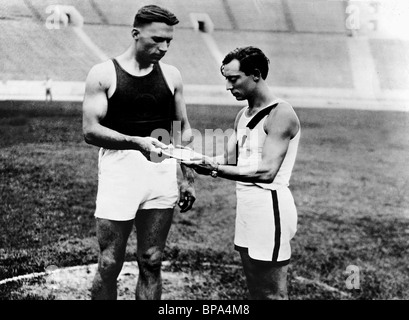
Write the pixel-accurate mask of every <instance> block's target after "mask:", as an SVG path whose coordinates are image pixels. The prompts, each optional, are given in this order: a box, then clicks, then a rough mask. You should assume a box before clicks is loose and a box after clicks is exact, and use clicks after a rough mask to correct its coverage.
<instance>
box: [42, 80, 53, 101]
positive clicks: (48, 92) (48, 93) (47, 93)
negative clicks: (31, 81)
mask: <svg viewBox="0 0 409 320" xmlns="http://www.w3.org/2000/svg"><path fill="white" fill-rule="evenodd" d="M44 83H45V101H50V102H51V101H53V94H52V93H51V87H52V85H53V80H52V79H51V78H50V77H49V76H47V79H46V80H45V82H44Z"/></svg>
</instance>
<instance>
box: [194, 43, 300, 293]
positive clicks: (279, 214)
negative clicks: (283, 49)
mask: <svg viewBox="0 0 409 320" xmlns="http://www.w3.org/2000/svg"><path fill="white" fill-rule="evenodd" d="M268 64H269V60H268V58H267V57H266V56H265V55H264V53H263V52H262V51H261V50H260V49H258V48H254V47H245V48H238V49H236V50H233V51H232V52H230V53H229V54H228V55H227V56H226V57H225V58H224V60H223V63H222V67H221V72H222V74H223V76H224V77H225V78H226V89H227V90H229V91H230V92H231V93H232V95H233V96H234V97H235V98H236V99H237V100H247V101H248V107H245V108H243V109H242V110H241V111H240V112H239V113H238V114H237V117H236V121H235V125H234V129H235V130H234V134H233V135H232V136H231V138H230V140H229V143H228V146H227V148H226V150H225V152H224V155H221V156H216V157H213V158H210V157H205V158H204V159H203V160H202V161H199V162H189V163H187V164H188V165H190V166H191V167H193V168H194V169H195V171H196V172H197V173H199V174H205V175H211V176H212V177H214V178H216V177H221V178H225V179H230V180H235V181H237V188H236V195H237V215H236V227H235V238H234V244H235V249H236V250H237V251H239V253H240V256H241V260H242V263H243V269H244V273H245V276H246V279H247V285H248V289H249V293H250V298H251V299H288V293H287V270H288V265H289V262H290V257H291V247H290V240H291V239H292V238H293V236H294V235H295V232H296V229H297V210H296V207H295V204H294V199H293V197H292V194H291V191H290V190H289V188H288V186H289V181H290V177H291V173H292V170H293V166H294V163H295V158H296V154H297V149H298V143H299V139H300V134H301V133H300V132H301V131H300V122H299V119H298V117H297V115H296V113H295V111H294V109H293V108H292V106H291V105H290V104H289V103H287V102H285V101H283V100H281V99H278V98H277V97H276V96H275V95H274V94H273V92H272V91H271V90H270V88H269V87H268V85H267V83H266V81H265V80H266V77H267V74H268Z"/></svg>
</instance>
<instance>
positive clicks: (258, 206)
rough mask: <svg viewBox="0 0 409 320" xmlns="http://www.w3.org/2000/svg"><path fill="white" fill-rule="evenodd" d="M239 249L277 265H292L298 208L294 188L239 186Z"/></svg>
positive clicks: (237, 222)
mask: <svg viewBox="0 0 409 320" xmlns="http://www.w3.org/2000/svg"><path fill="white" fill-rule="evenodd" d="M236 194H237V214H236V229H235V236H234V245H235V249H236V250H238V251H245V252H248V255H249V256H250V257H251V258H252V259H255V260H261V261H272V262H274V263H276V265H277V266H284V265H287V264H288V263H289V262H290V258H291V246H290V240H291V239H292V238H293V237H294V235H295V233H296V231H297V209H296V207H295V204H294V199H293V196H292V194H291V191H290V189H288V188H287V187H283V188H280V189H277V190H269V189H263V188H261V187H258V186H255V185H252V186H246V185H242V184H239V183H238V184H237V187H236Z"/></svg>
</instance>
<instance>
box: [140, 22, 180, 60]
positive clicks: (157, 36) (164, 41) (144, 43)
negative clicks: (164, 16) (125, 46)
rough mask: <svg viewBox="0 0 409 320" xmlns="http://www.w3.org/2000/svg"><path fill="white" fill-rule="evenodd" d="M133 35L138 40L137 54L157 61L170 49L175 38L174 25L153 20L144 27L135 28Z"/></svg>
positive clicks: (142, 57) (145, 58) (144, 58)
mask: <svg viewBox="0 0 409 320" xmlns="http://www.w3.org/2000/svg"><path fill="white" fill-rule="evenodd" d="M138 31H139V32H138ZM133 36H134V38H135V40H137V44H136V48H137V56H138V57H140V58H141V59H143V60H144V61H147V62H150V63H155V62H158V61H159V60H160V59H162V58H163V56H164V55H165V54H166V52H167V51H168V48H169V45H170V42H171V41H172V39H173V26H169V25H167V24H166V23H161V22H152V23H150V24H147V25H144V26H143V27H140V28H134V33H133Z"/></svg>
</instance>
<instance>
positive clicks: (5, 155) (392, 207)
mask: <svg viewBox="0 0 409 320" xmlns="http://www.w3.org/2000/svg"><path fill="white" fill-rule="evenodd" d="M209 110H211V111H210V112H209ZM237 110H238V109H237V108H236V107H213V106H205V105H202V106H189V108H188V112H189V116H190V121H191V125H192V127H194V128H197V129H199V130H200V131H202V132H203V131H204V129H205V128H220V129H223V130H226V129H227V128H230V127H231V126H232V123H233V119H234V116H235V112H236V111H237ZM296 110H297V113H298V115H299V117H300V120H301V123H302V138H301V144H300V148H299V154H298V158H297V162H296V165H295V168H294V173H293V177H292V181H291V182H292V185H291V189H292V190H293V194H294V198H295V201H296V204H297V207H298V211H299V220H298V232H297V234H296V236H295V238H294V240H293V242H292V246H293V257H292V263H291V265H290V272H289V295H290V299H295V300H298V299H409V288H408V286H407V284H408V283H409V259H408V256H409V255H408V252H409V250H408V249H409V241H408V237H409V194H408V192H407V190H408V187H409V138H408V137H409V114H408V113H398V112H375V111H355V110H329V109H328V110H327V109H301V108H299V109H298V108H297V109H296ZM0 136H1V139H0V194H1V201H0V280H1V279H6V278H10V277H13V276H17V275H23V274H27V273H31V272H42V271H44V269H45V268H46V267H47V266H50V265H56V266H58V267H66V266H74V265H83V264H89V263H95V262H96V260H97V254H98V249H97V245H96V241H95V225H94V218H93V211H94V201H95V195H96V185H97V148H95V147H92V146H89V145H86V144H85V143H84V142H83V139H82V133H81V114H80V111H79V105H78V104H74V105H72V106H70V105H68V106H67V105H59V104H52V105H50V106H46V105H44V104H42V103H35V104H33V105H31V106H28V107H27V106H24V105H20V104H18V103H15V104H11V103H9V104H7V103H6V104H3V105H1V106H0ZM196 182H197V183H196V186H197V187H196V188H197V196H198V199H197V201H196V203H195V207H194V209H193V210H191V211H189V212H187V213H184V214H181V213H180V212H178V211H176V215H175V219H174V224H173V226H172V228H171V232H170V236H169V240H168V244H167V248H166V251H165V260H168V261H169V262H170V265H168V266H166V270H170V271H172V270H173V271H184V272H188V273H190V274H192V275H193V278H192V279H194V275H195V274H200V275H201V276H203V277H205V279H206V281H200V282H194V281H191V280H189V281H191V283H189V286H188V287H189V291H187V292H186V299H203V300H204V299H246V287H245V280H244V277H243V275H242V271H241V269H240V268H227V267H226V268H224V267H223V265H233V266H234V265H236V266H240V261H239V257H238V254H237V253H236V252H235V251H234V250H233V231H234V215H235V212H234V211H235V194H234V182H231V181H227V180H222V179H218V180H214V179H210V178H208V177H197V179H196ZM134 249H135V236H134V235H132V237H131V239H130V242H129V246H128V249H127V258H126V259H127V260H128V261H132V260H135V250H134ZM348 266H357V268H358V270H359V274H358V275H359V288H356V289H348V288H347V286H346V280H347V278H348V276H349V274H348V273H347V268H348ZM355 284H357V282H355ZM18 286H19V284H18V283H12V284H5V285H2V286H0V299H3V300H4V299H7V300H8V299H37V298H39V297H36V296H31V295H25V294H24V292H19V290H18ZM52 298H53V297H49V299H52Z"/></svg>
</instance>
